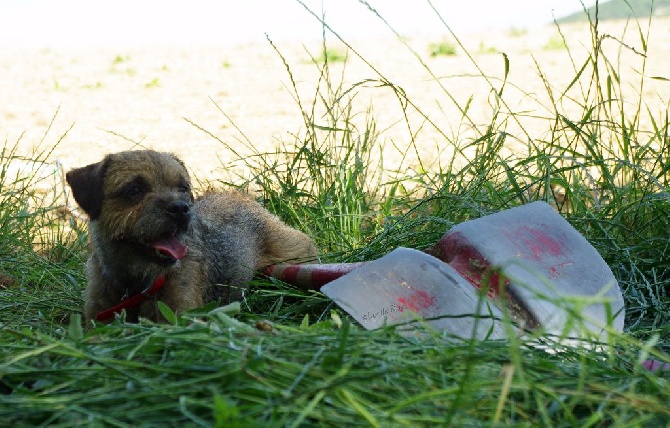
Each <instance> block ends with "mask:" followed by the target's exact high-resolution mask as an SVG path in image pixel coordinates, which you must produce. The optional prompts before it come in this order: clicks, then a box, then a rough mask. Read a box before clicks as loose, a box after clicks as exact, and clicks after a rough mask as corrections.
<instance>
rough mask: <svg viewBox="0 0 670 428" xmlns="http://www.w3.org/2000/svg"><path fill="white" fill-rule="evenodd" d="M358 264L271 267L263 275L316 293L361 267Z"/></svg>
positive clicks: (310, 264)
mask: <svg viewBox="0 0 670 428" xmlns="http://www.w3.org/2000/svg"><path fill="white" fill-rule="evenodd" d="M364 264H365V262H358V263H332V264H321V263H306V264H302V265H272V266H268V267H267V268H266V269H265V270H264V271H263V274H264V275H266V276H269V277H271V278H276V279H279V280H281V281H283V282H285V283H287V284H291V285H294V286H296V287H298V288H300V289H301V290H316V291H318V290H319V289H320V288H321V286H322V285H324V284H327V283H329V282H330V281H333V280H335V279H337V278H339V277H341V276H342V275H346V274H348V273H349V272H351V271H352V270H354V269H356V268H358V267H360V266H363V265H364Z"/></svg>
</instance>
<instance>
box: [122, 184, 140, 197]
mask: <svg viewBox="0 0 670 428" xmlns="http://www.w3.org/2000/svg"><path fill="white" fill-rule="evenodd" d="M143 193H144V190H143V189H142V187H140V186H139V185H137V184H135V185H133V186H130V187H129V188H127V189H126V197H127V198H130V199H137V198H138V197H140V196H142V194H143Z"/></svg>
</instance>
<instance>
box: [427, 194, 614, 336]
mask: <svg viewBox="0 0 670 428" xmlns="http://www.w3.org/2000/svg"><path fill="white" fill-rule="evenodd" d="M436 250H437V251H436V252H437V253H440V254H442V255H445V257H444V258H446V259H447V260H448V261H449V263H450V265H452V266H454V268H455V269H456V270H457V271H458V272H460V273H461V275H463V276H464V277H466V278H471V277H473V276H474V273H476V272H477V271H482V270H488V269H489V268H490V267H491V268H494V269H497V270H498V271H499V272H500V273H501V274H502V276H504V277H506V278H508V279H509V281H510V283H509V285H508V286H507V288H508V292H510V293H513V294H514V295H515V297H516V303H517V304H518V305H520V306H523V307H524V309H525V310H526V311H528V313H530V314H531V315H532V316H533V317H534V318H535V320H537V321H538V322H539V324H540V326H542V327H543V328H544V330H545V331H546V332H548V333H552V334H555V335H559V336H563V335H567V336H584V335H585V334H586V335H587V336H590V337H596V338H599V339H601V340H604V339H606V336H607V335H606V334H603V332H604V331H606V329H607V326H609V327H610V328H612V329H613V330H615V331H622V329H623V322H624V312H625V311H624V301H623V297H622V295H621V289H620V288H619V285H618V284H617V281H616V279H615V278H614V275H613V274H612V271H611V270H610V268H609V267H608V266H607V263H605V261H604V260H603V258H602V257H601V256H600V254H598V251H596V249H595V248H593V246H591V244H590V243H589V242H588V241H587V240H586V239H585V238H584V237H583V236H582V235H581V234H580V233H579V232H577V230H575V229H574V228H573V227H572V226H571V225H570V223H568V222H567V221H566V220H565V219H564V218H563V217H562V216H561V215H560V214H558V213H557V212H556V211H555V210H554V209H553V208H551V207H550V206H549V205H548V204H546V203H544V202H533V203H531V204H527V205H524V206H521V207H516V208H512V209H509V210H505V211H501V212H499V213H495V214H491V215H488V216H485V217H482V218H479V219H476V220H471V221H466V222H464V223H461V224H458V225H456V226H454V227H453V228H452V229H451V230H450V231H449V232H448V233H447V234H446V235H445V236H444V237H443V238H442V239H441V240H440V242H438V244H437V245H436ZM472 260H477V262H478V263H476V265H474V266H472V263H471V261H472Z"/></svg>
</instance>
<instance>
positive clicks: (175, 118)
mask: <svg viewBox="0 0 670 428" xmlns="http://www.w3.org/2000/svg"><path fill="white" fill-rule="evenodd" d="M624 27H625V26H624V23H620V22H619V23H601V31H602V32H603V33H605V32H608V33H609V34H611V35H612V36H616V37H621V35H622V34H623V31H624V30H623V29H624ZM562 29H563V31H564V33H565V35H566V36H567V39H568V45H569V46H570V48H571V52H572V55H573V57H574V60H575V61H576V62H577V64H578V65H577V66H578V67H579V66H581V64H582V63H583V62H584V60H585V59H586V55H587V52H588V50H587V49H590V43H591V42H590V35H589V32H588V29H587V28H586V27H584V26H579V25H576V26H575V25H572V26H563V27H562ZM645 31H646V30H645ZM556 37H557V32H556V29H555V28H554V27H547V28H544V29H540V30H533V31H532V32H528V33H524V34H514V33H513V32H511V31H509V32H503V33H495V34H481V35H477V36H468V37H463V38H462V40H461V41H462V42H463V44H464V45H465V46H466V48H467V50H468V51H469V53H470V54H472V56H473V59H474V61H475V62H476V64H477V66H479V68H480V69H481V70H482V72H483V73H484V74H486V75H487V76H490V78H491V79H490V83H492V84H493V86H495V87H496V88H497V87H499V86H500V81H499V79H500V78H502V76H503V72H504V67H503V59H502V56H501V55H500V54H498V53H496V52H498V51H500V52H505V53H506V54H507V56H508V57H509V62H510V73H509V83H508V85H507V87H506V89H505V100H506V101H507V103H508V106H509V107H510V108H511V109H512V110H513V111H516V112H520V111H528V112H529V113H530V114H534V115H539V116H546V115H547V114H548V113H547V110H546V109H545V107H546V106H549V105H550V104H549V101H548V96H547V91H546V89H545V84H544V83H543V81H542V79H541V78H540V77H539V75H538V71H537V70H538V68H537V66H536V65H535V61H536V62H537V65H538V66H539V68H540V69H541V70H542V73H543V74H544V76H545V77H546V79H547V81H548V82H549V83H550V84H551V86H552V88H553V90H554V91H556V93H560V92H561V91H562V90H563V89H564V88H566V87H567V85H568V84H569V82H570V81H571V80H572V79H573V78H574V76H575V75H576V71H574V69H573V66H572V65H571V61H570V58H569V56H568V55H567V54H566V51H565V50H560V49H547V48H546V46H547V44H550V43H551V41H552V40H553V39H556ZM445 40H448V38H447V37H445ZM624 40H625V42H626V43H628V44H629V45H630V46H631V47H634V48H636V49H638V50H642V48H641V43H640V38H639V36H638V34H637V29H636V28H635V27H634V26H632V25H631V26H629V28H628V31H627V34H626V36H625V37H624ZM405 41H406V42H407V43H408V44H409V45H410V46H411V47H412V48H413V49H414V50H415V52H416V54H418V56H419V57H420V58H421V60H422V61H424V62H425V64H426V65H427V66H428V67H429V68H430V69H431V70H432V72H433V73H434V74H435V75H436V76H437V77H440V78H441V79H440V80H439V81H435V80H434V79H432V78H431V76H430V74H429V73H428V72H427V71H426V69H425V68H424V67H423V66H422V64H421V61H419V60H418V59H417V58H416V57H415V56H414V54H412V52H410V50H409V49H408V48H407V47H406V46H404V45H403V44H402V43H401V41H400V40H398V39H396V38H389V39H385V40H362V41H351V42H350V44H351V46H352V47H353V48H354V49H355V50H356V51H357V52H358V53H359V54H360V55H361V56H362V57H363V58H365V59H366V60H367V61H368V62H369V64H371V65H372V66H374V68H375V69H376V70H377V71H375V70H373V69H372V68H371V67H370V66H369V65H367V64H365V63H364V62H363V61H361V60H359V59H358V58H356V57H355V55H354V54H353V53H351V52H350V56H351V58H350V60H349V61H348V63H347V65H346V69H345V70H344V72H342V67H343V65H342V64H332V66H331V69H332V76H333V77H332V78H333V80H334V81H336V82H338V81H340V80H341V78H342V76H343V80H344V85H343V86H344V87H345V88H348V87H350V86H351V85H352V84H353V83H356V82H360V81H362V80H364V79H379V78H380V76H379V75H378V74H377V73H380V74H381V75H383V76H384V78H385V79H387V80H388V81H390V82H392V83H394V84H396V85H398V86H399V87H401V88H403V90H404V91H405V93H406V94H407V97H408V98H409V100H411V102H412V103H414V105H415V106H417V107H418V108H419V109H420V110H421V111H422V112H423V113H424V114H425V115H427V116H428V117H429V118H430V119H431V121H433V123H434V124H435V125H436V126H437V127H439V128H440V129H441V131H442V132H444V133H445V134H446V135H447V136H448V137H449V138H450V139H452V140H453V141H456V142H459V144H460V143H461V142H466V141H468V140H469V139H471V138H473V137H474V136H476V134H477V132H480V131H481V129H483V126H484V125H486V124H488V123H489V120H490V118H491V115H492V109H491V104H490V100H491V99H492V98H491V87H490V86H489V83H487V82H486V80H485V79H483V78H481V77H478V78H477V77H469V76H472V75H478V74H480V73H479V72H478V71H477V69H476V67H475V66H473V62H472V61H471V60H470V59H469V58H468V56H467V55H466V54H465V53H464V52H463V51H462V50H461V49H459V50H458V52H457V55H455V56H450V57H444V56H441V57H431V56H430V55H429V45H430V44H431V43H435V42H440V41H442V40H440V39H431V40H427V39H418V38H407V39H405ZM329 45H330V46H332V47H334V48H337V49H340V51H342V50H341V47H340V46H341V44H340V43H336V42H332V43H329ZM604 46H605V48H606V50H607V52H608V56H609V58H610V60H612V61H616V60H617V58H618V57H619V54H618V53H617V50H619V49H620V48H621V45H620V44H619V43H618V42H616V41H614V40H611V39H607V40H605V41H604ZM277 48H278V49H279V51H280V52H281V53H282V55H283V56H284V57H285V59H286V61H287V63H288V64H289V66H290V69H291V72H292V75H293V77H294V79H295V82H296V84H297V87H298V91H299V93H300V96H301V98H302V100H303V103H304V105H306V106H309V104H310V102H311V100H312V99H313V98H314V93H315V85H316V82H317V78H318V69H317V67H316V66H315V65H314V64H312V63H310V62H309V54H308V52H309V53H311V54H313V55H314V56H318V55H319V50H320V45H319V44H318V43H317V44H311V45H308V46H302V45H300V44H297V43H282V42H277ZM669 54H670V20H667V19H664V20H661V19H657V20H655V21H654V22H653V25H652V28H651V36H650V38H649V54H648V58H647V64H646V70H645V75H646V76H662V77H665V78H670V72H668V68H667V63H668V62H667V58H668V57H669ZM620 62H621V66H620V72H621V75H622V78H623V79H624V80H625V81H626V82H631V83H624V84H623V85H624V87H625V90H626V93H627V94H628V95H627V96H630V97H632V98H631V99H632V100H635V99H636V97H637V95H636V94H637V93H638V92H639V85H638V82H639V76H638V73H639V71H640V70H641V65H642V58H641V57H640V56H639V55H636V54H635V53H633V52H631V51H630V50H628V49H627V48H623V49H621V54H620ZM0 76H2V79H0V138H2V139H3V140H4V141H5V145H8V146H12V145H14V144H15V143H16V142H17V141H20V143H19V151H20V152H21V153H23V154H25V155H30V154H31V153H33V152H35V151H36V150H40V149H41V150H44V149H50V148H51V147H53V146H54V145H55V144H56V142H58V141H59V140H60V139H61V137H62V136H63V135H64V134H65V133H66V131H67V130H68V129H69V128H70V127H72V128H71V129H70V130H69V132H67V135H66V136H65V137H64V138H62V141H60V144H58V146H57V147H56V148H55V149H54V150H53V153H52V154H51V156H50V160H52V161H56V160H58V161H60V162H62V163H63V164H64V165H65V168H66V169H67V168H70V167H74V166H81V165H84V164H87V163H91V162H95V161H97V160H99V159H101V157H102V156H103V155H104V154H105V153H108V152H114V151H119V150H127V149H132V148H135V147H137V146H136V144H135V143H140V144H141V146H143V147H147V148H152V149H156V150H165V151H171V152H174V153H176V154H178V155H179V156H180V157H182V158H183V159H184V160H185V162H186V163H187V165H189V166H190V167H191V168H192V170H193V172H194V173H195V175H196V176H197V177H198V178H201V179H218V178H223V179H229V178H230V177H229V176H228V172H230V171H231V170H232V169H228V170H227V169H226V168H222V165H225V164H227V163H228V162H229V161H230V160H231V159H232V155H231V152H230V151H229V150H228V149H226V147H225V146H224V145H223V144H222V143H220V142H219V141H217V140H216V139H215V138H213V137H212V136H210V135H208V134H207V133H205V132H203V131H202V130H200V129H197V128H196V127H195V126H193V125H192V124H190V123H189V122H188V121H187V120H185V118H186V119H188V120H190V121H192V122H194V123H196V124H198V125H199V126H201V127H202V128H204V129H206V130H208V131H209V132H211V133H212V134H214V135H216V136H217V137H218V138H219V139H220V140H222V141H223V142H225V143H227V144H230V145H231V146H232V147H235V148H236V149H237V150H240V151H241V152H242V153H248V150H246V149H244V147H243V146H242V145H241V144H240V143H239V140H241V139H244V137H242V136H241V134H240V132H239V131H238V130H237V129H236V128H235V126H232V125H231V123H230V122H229V121H228V120H227V119H226V117H225V116H224V115H223V114H222V113H221V112H220V111H219V109H218V108H217V106H216V105H215V104H214V103H216V104H218V106H219V107H220V108H221V110H222V111H223V112H225V114H226V115H228V116H229V117H230V118H231V120H232V121H234V123H235V125H236V126H237V127H239V129H240V130H241V131H242V132H243V133H244V135H245V136H246V138H248V139H249V141H251V142H252V144H253V145H254V146H255V147H256V149H257V150H259V151H265V150H269V151H274V150H276V148H277V147H280V146H281V144H280V142H284V143H288V144H289V145H290V144H291V143H292V142H294V141H295V138H294V137H293V135H295V134H298V135H301V132H302V131H303V130H304V125H303V122H302V116H301V113H300V110H299V108H298V104H297V103H296V101H295V100H294V99H293V97H292V89H291V82H290V78H289V74H288V73H287V71H286V67H285V65H284V63H283V62H282V58H281V57H280V56H279V55H278V54H277V53H276V52H275V51H274V50H273V48H272V47H271V46H270V44H269V43H255V44H246V45H212V46H190V47H184V46H182V47H174V46H173V47H171V46H163V47H150V48H149V47H146V48H123V49H121V48H119V49H112V48H105V49H98V50H96V49H74V50H67V49H32V50H31V49H21V50H18V49H15V50H12V49H4V50H1V51H0ZM584 81H585V82H587V81H588V80H584ZM438 82H439V83H438ZM515 85H516V86H518V87H519V88H520V89H521V90H517V89H515V88H514V86H515ZM579 90H580V89H579V85H577V86H576V87H575V88H574V89H573V92H572V94H576V93H577V92H574V91H579ZM352 93H357V95H356V97H355V102H354V113H361V114H359V115H358V116H357V120H361V121H362V120H364V114H363V113H364V112H365V111H367V110H368V109H370V108H371V109H372V111H373V114H374V116H375V117H376V119H377V128H378V129H379V130H382V131H383V132H382V134H381V141H382V142H383V143H384V144H385V147H386V149H385V150H384V161H385V166H386V167H388V168H400V169H406V168H410V167H413V166H415V162H414V161H415V160H416V157H419V158H421V159H422V161H423V162H424V167H435V168H436V167H437V166H436V164H433V165H432V166H431V165H430V163H431V162H435V163H442V164H446V163H447V162H448V161H449V159H450V157H451V156H452V153H453V150H452V148H451V144H450V143H447V142H446V141H445V138H444V137H443V136H441V135H440V133H439V132H437V131H436V130H435V129H434V128H433V127H432V126H431V125H428V124H426V123H425V120H424V119H423V118H422V116H421V115H420V114H418V113H417V112H416V110H415V108H412V107H409V108H408V110H407V114H408V117H409V119H410V125H411V130H408V127H407V125H406V124H405V122H404V119H403V117H404V116H403V111H402V109H401V107H400V103H399V102H398V99H397V98H396V97H395V96H394V93H393V91H391V90H390V89H388V88H383V87H375V84H368V85H366V86H365V87H359V88H357V89H356V90H355V91H353V92H352ZM643 96H644V98H645V100H646V102H647V104H648V106H649V108H650V109H651V111H652V112H654V114H655V115H656V117H658V118H660V117H662V116H663V114H664V112H665V109H666V107H667V104H668V101H669V100H670V82H668V81H663V80H649V79H648V80H647V81H646V86H645V89H644V93H643ZM470 97H472V102H471V106H470V110H469V112H468V115H469V117H470V118H471V119H472V121H473V123H474V124H475V125H477V126H479V127H480V128H481V129H480V131H477V128H476V127H473V126H472V125H471V124H469V123H468V122H467V121H463V120H462V119H461V115H460V113H459V111H458V108H456V107H455V105H454V101H455V102H457V103H458V104H460V105H461V106H465V105H466V103H467V101H468V99H469V98H470ZM534 98H535V99H534ZM576 98H577V99H578V100H580V101H581V100H583V99H584V98H583V97H581V98H580V96H579V95H576ZM543 106H544V107H543ZM562 108H563V109H564V111H565V112H566V114H568V115H569V116H571V115H575V116H574V119H579V116H577V115H578V114H579V113H581V111H582V108H581V107H579V106H577V105H575V104H574V103H572V102H570V101H565V102H564V103H563V107H562ZM56 112H58V114H57V115H56ZM54 115H56V116H55V119H54V121H53V125H52V126H51V129H50V131H49V132H48V134H47V135H46V137H44V134H45V132H46V131H47V129H48V127H49V124H50V122H51V121H52V119H53V118H54ZM324 123H325V122H324ZM647 125H648V124H647ZM524 127H525V128H526V130H527V131H528V133H529V136H530V138H531V139H533V140H541V139H542V138H544V137H545V136H546V135H545V134H546V132H547V129H546V128H547V125H546V123H544V122H541V121H540V122H538V121H533V120H530V119H527V120H526V121H524ZM508 131H509V132H511V133H512V134H514V135H516V136H518V137H519V138H520V142H521V143H523V142H524V141H525V140H526V137H523V134H522V133H520V132H519V130H518V127H516V125H513V124H510V126H509V127H508ZM410 132H411V133H412V134H415V141H416V150H414V148H413V149H412V150H411V151H410V155H409V157H408V158H407V159H406V160H405V161H404V162H403V164H402V165H400V162H401V161H400V159H401V155H400V152H403V151H406V150H407V147H408V146H409V141H410V140H411V138H410ZM42 139H44V141H43V143H42V145H41V146H40V147H37V146H38V143H39V142H40V141H41V140H42ZM509 141H510V142H511V143H512V139H510V140H509ZM520 147H523V144H520V145H519V146H518V147H514V146H513V144H512V145H511V146H510V147H509V149H510V150H515V149H518V148H520Z"/></svg>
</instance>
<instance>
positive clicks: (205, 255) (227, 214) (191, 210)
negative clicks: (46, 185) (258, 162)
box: [67, 150, 318, 325]
mask: <svg viewBox="0 0 670 428" xmlns="http://www.w3.org/2000/svg"><path fill="white" fill-rule="evenodd" d="M67 182H68V183H69V184H70V187H71V188H72V194H73V196H74V199H75V200H76V201H77V203H78V204H79V206H80V207H81V208H82V209H83V210H84V211H85V212H86V213H87V214H88V216H89V235H90V239H91V245H90V256H89V259H88V262H87V274H88V278H89V284H88V288H87V290H86V306H85V311H84V312H85V313H84V315H85V318H86V322H87V325H90V321H91V320H93V319H98V320H100V321H105V320H109V319H111V318H113V316H114V313H118V312H120V311H121V310H122V309H125V311H126V319H127V320H129V321H137V320H138V318H139V317H144V318H149V319H153V320H163V318H162V316H161V315H160V313H159V312H158V309H157V304H156V302H157V301H162V302H163V303H165V304H167V305H168V306H169V307H170V308H171V309H172V310H173V311H175V312H183V311H184V310H187V309H191V308H196V307H199V306H202V305H203V304H205V303H207V302H210V301H220V302H221V303H227V302H230V301H232V300H236V299H239V298H240V297H241V296H242V291H243V289H244V287H245V284H246V283H247V282H248V281H249V280H251V278H252V276H253V274H254V272H256V271H257V270H258V269H259V268H261V267H264V266H267V265H269V264H272V263H277V262H282V261H290V262H296V263H300V262H306V261H313V260H315V259H317V257H318V256H317V250H316V247H315V246H314V244H313V243H312V241H311V240H310V238H309V237H307V235H305V234H304V233H302V232H299V231H297V230H295V229H292V228H290V227H289V226H287V225H285V224H284V223H282V222H281V221H280V220H279V219H278V218H277V217H275V216H274V215H272V214H270V213H269V212H268V211H267V210H265V209H264V208H263V207H261V205H259V204H258V203H256V202H255V201H253V200H252V199H251V198H249V197H247V196H245V195H243V194H241V193H238V192H225V191H222V192H207V193H206V194H205V195H204V196H202V197H200V198H198V199H196V200H194V197H193V194H192V192H191V182H190V179H189V175H188V172H187V171H186V168H185V167H184V164H183V163H182V162H181V161H180V160H179V159H178V158H176V157H175V156H174V155H172V154H169V153H159V152H154V151H150V150H143V151H129V152H121V153H116V154H111V155H108V156H106V157H105V158H104V159H103V160H102V161H101V162H98V163H95V164H92V165H88V166H85V167H82V168H77V169H74V170H72V171H70V172H68V174H67ZM130 300H133V302H130V303H129V301H130ZM122 302H123V303H122ZM117 305H118V306H117Z"/></svg>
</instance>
